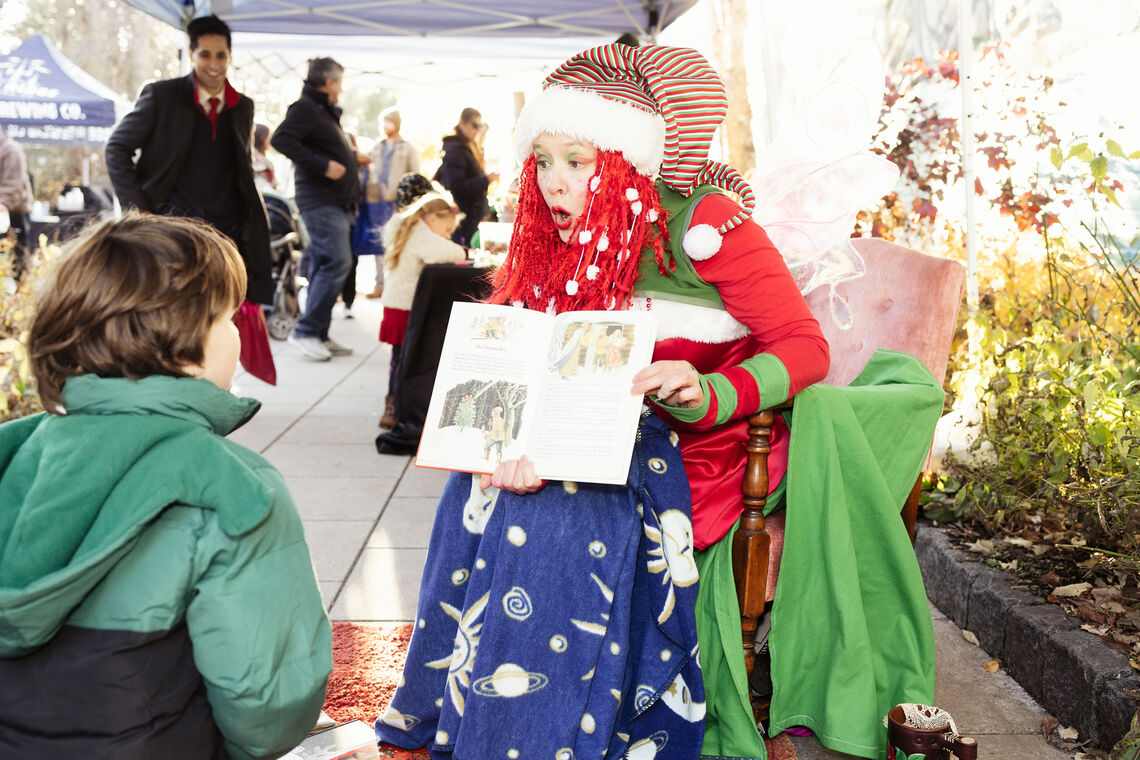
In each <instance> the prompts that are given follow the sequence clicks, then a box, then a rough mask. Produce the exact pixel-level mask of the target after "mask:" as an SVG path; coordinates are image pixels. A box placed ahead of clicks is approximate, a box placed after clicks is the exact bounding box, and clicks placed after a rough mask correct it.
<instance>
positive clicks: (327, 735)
mask: <svg viewBox="0 0 1140 760" xmlns="http://www.w3.org/2000/svg"><path fill="white" fill-rule="evenodd" d="M281 760H380V750H379V749H378V747H377V745H376V733H375V732H374V731H373V729H372V726H370V725H368V724H367V723H364V722H363V721H359V720H352V721H349V722H348V723H341V724H340V725H339V726H333V727H332V728H327V729H325V730H324V731H321V732H319V733H314V734H310V735H309V736H308V737H307V738H306V739H305V740H304V741H303V742H301V743H300V744H298V745H297V746H296V747H294V748H293V749H292V751H290V752H289V754H287V755H284V756H282V758H281Z"/></svg>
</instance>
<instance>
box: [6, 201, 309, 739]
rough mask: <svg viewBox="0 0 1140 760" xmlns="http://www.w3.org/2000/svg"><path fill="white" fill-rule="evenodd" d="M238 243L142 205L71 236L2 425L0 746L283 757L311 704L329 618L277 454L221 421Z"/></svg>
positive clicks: (235, 418) (242, 405)
mask: <svg viewBox="0 0 1140 760" xmlns="http://www.w3.org/2000/svg"><path fill="white" fill-rule="evenodd" d="M245 280H246V275H245V267H244V266H243V264H242V260H241V258H240V257H239V255H238V252H237V250H236V249H235V248H234V246H233V244H232V243H231V242H230V241H229V240H228V239H227V238H225V237H224V236H222V235H221V234H220V233H218V232H217V231H215V230H214V229H213V228H211V227H209V226H208V225H206V224H204V223H201V222H197V221H194V220H190V219H183V218H175V217H158V216H148V215H142V214H138V213H129V214H128V215H127V216H126V217H124V218H123V219H122V220H121V221H118V222H106V223H103V224H101V225H99V226H97V227H94V228H92V229H89V230H88V231H86V232H85V233H84V234H83V235H82V236H80V237H79V238H78V239H77V240H75V241H74V242H73V243H72V245H71V246H70V249H69V251H68V252H67V253H66V255H65V256H64V257H63V259H62V260H61V261H60V262H59V264H58V268H57V270H56V271H55V274H54V277H53V279H52V281H51V282H50V283H48V285H47V286H46V287H45V288H44V290H43V291H42V295H41V296H40V298H39V300H38V305H37V307H38V308H37V313H36V316H35V319H34V322H33V325H32V329H31V334H30V340H29V354H30V357H31V361H32V366H33V372H34V374H35V378H36V384H37V387H38V391H39V394H40V397H41V399H42V400H43V403H44V407H45V408H46V409H47V410H48V412H45V413H41V414H38V415H33V416H30V417H26V418H23V419H19V420H15V421H12V422H8V423H6V424H4V425H0V756H3V757H5V758H43V757H89V758H97V757H115V758H119V759H128V758H140V759H141V758H155V757H162V758H186V759H187V760H189V759H190V758H194V759H195V760H199V759H200V760H207V759H209V760H213V759H215V758H226V757H229V758H269V757H277V756H279V755H280V754H282V753H284V752H285V751H287V750H288V749H290V748H291V747H293V746H295V745H296V744H297V743H298V742H299V741H300V740H301V739H302V738H304V736H305V734H306V733H307V732H308V731H309V729H311V728H312V726H313V725H314V723H315V721H316V718H317V715H318V713H319V709H320V706H321V704H322V702H323V699H324V696H325V686H326V681H327V678H328V674H329V672H330V670H331V664H332V663H331V659H332V658H331V629H330V625H329V621H328V618H327V617H326V615H325V613H324V609H323V607H322V604H321V599H320V594H319V591H318V589H317V584H316V580H315V578H314V576H313V570H312V564H311V560H310V558H309V553H308V548H307V547H306V545H305V541H304V536H303V534H302V530H301V521H300V518H299V517H298V515H297V511H296V508H295V507H294V505H293V502H292V500H291V498H290V496H289V493H288V491H287V489H286V487H285V483H284V480H283V479H282V477H281V475H280V473H278V472H277V471H276V470H275V469H274V468H273V466H272V465H270V464H269V463H268V462H267V461H266V460H264V459H263V458H262V457H260V456H259V455H257V454H255V453H254V452H252V451H249V450H247V449H245V448H243V447H241V446H239V445H237V444H234V443H231V442H229V441H226V440H225V439H224V438H223V437H222V436H224V435H226V434H227V433H229V432H230V431H232V430H233V429H235V428H236V427H238V426H239V425H241V424H243V423H244V422H246V421H247V420H249V418H250V417H251V416H252V415H253V414H254V413H255V412H256V411H257V409H258V407H259V406H260V404H259V403H258V402H257V401H254V400H253V399H246V398H238V397H235V396H233V395H231V394H230V393H229V392H228V390H227V389H228V387H229V384H230V379H231V378H232V376H233V373H234V369H235V368H236V364H237V359H238V352H239V349H240V345H239V340H238V336H237V331H236V329H235V328H234V325H233V323H232V322H231V317H232V315H233V313H234V311H235V310H236V309H237V308H238V306H239V305H240V304H241V302H242V299H243V296H244V293H245V287H246V281H245Z"/></svg>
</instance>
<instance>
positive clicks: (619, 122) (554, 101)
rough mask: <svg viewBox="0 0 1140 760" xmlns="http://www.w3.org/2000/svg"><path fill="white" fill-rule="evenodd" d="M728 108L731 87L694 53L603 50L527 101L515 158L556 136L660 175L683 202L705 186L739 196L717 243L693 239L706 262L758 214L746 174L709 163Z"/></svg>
mask: <svg viewBox="0 0 1140 760" xmlns="http://www.w3.org/2000/svg"><path fill="white" fill-rule="evenodd" d="M727 108H728V98H727V97H726V95H725V90H724V83H723V82H721V80H720V77H719V76H717V73H716V71H714V70H713V68H712V66H710V65H709V63H708V61H706V60H705V58H704V57H703V56H702V55H701V54H700V53H698V52H696V51H695V50H689V49H687V48H673V47H664V46H660V45H646V46H643V47H630V46H627V45H617V44H613V45H602V46H601V47H596V48H592V49H590V50H586V51H583V52H581V53H579V54H577V55H575V56H574V57H572V58H571V59H570V60H568V61H566V62H565V63H563V64H562V65H561V66H559V67H558V68H557V69H556V70H555V71H554V72H553V73H552V74H551V75H550V76H548V77H547V78H546V81H545V82H543V91H542V93H541V94H539V95H538V96H536V97H534V98H531V99H530V100H528V101H527V104H526V106H525V107H524V108H523V110H522V113H520V114H519V119H518V122H517V123H516V124H515V155H516V157H517V158H518V160H519V162H520V163H522V162H524V161H525V160H526V157H527V156H528V155H530V152H531V145H532V143H533V142H534V139H535V138H536V137H538V136H539V135H540V134H542V133H543V132H550V133H554V134H561V135H567V136H569V137H574V138H577V139H580V140H584V141H587V142H590V143H592V144H593V145H595V146H597V147H598V148H601V149H603V150H613V151H619V152H621V153H622V155H623V156H624V157H625V159H626V160H627V161H629V162H630V163H631V164H632V165H633V166H634V167H635V168H636V169H637V170H638V171H639V172H640V173H641V174H644V175H646V176H649V177H652V176H653V175H654V174H660V176H661V179H662V180H663V181H664V182H665V184H666V185H668V186H669V187H671V188H672V189H673V190H675V191H677V192H678V193H680V194H681V195H685V196H688V195H691V194H692V192H693V190H694V189H695V188H696V187H698V186H699V185H706V184H711V185H715V186H716V187H720V188H722V189H724V190H728V191H730V192H732V193H734V194H736V196H737V197H739V198H740V201H741V203H742V204H743V206H744V208H743V209H742V210H741V211H740V212H739V213H737V214H736V215H735V216H733V217H731V218H730V219H729V220H728V221H726V222H725V223H724V224H722V225H721V226H720V227H719V228H717V229H716V232H717V233H719V234H718V235H716V236H715V238H713V239H706V240H704V241H703V242H702V243H700V244H697V241H696V240H694V241H693V243H694V244H695V245H693V246H690V241H689V240H688V237H689V236H688V235H686V240H685V250H686V252H687V253H689V255H690V256H694V254H698V255H696V256H694V257H695V258H707V257H708V256H711V255H712V254H713V253H715V252H716V250H717V249H718V248H719V247H720V235H722V234H724V233H725V232H727V231H729V230H731V229H732V228H734V227H736V226H737V225H738V224H740V223H741V222H743V221H744V220H745V219H747V218H748V217H749V216H751V214H752V210H753V209H754V208H755V199H754V198H753V195H752V188H750V187H749V186H748V183H747V182H745V181H744V179H743V178H742V177H741V176H740V174H739V173H737V171H736V170H735V169H733V168H732V167H730V166H726V165H725V164H721V163H718V162H716V161H712V160H710V159H709V158H708V151H709V145H710V143H711V142H712V138H713V133H714V132H715V131H716V128H717V126H718V125H719V124H720V123H721V121H723V120H724V114H725V111H726V110H727ZM708 232H709V233H711V232H712V229H711V228H710V229H709V231H708ZM707 237H712V236H707ZM709 246H712V250H711V251H707V250H704V249H707V248H708V247H709ZM690 247H693V248H698V249H702V250H699V251H690V250H689V249H690ZM702 254H703V255H702Z"/></svg>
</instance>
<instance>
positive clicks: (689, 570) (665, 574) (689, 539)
mask: <svg viewBox="0 0 1140 760" xmlns="http://www.w3.org/2000/svg"><path fill="white" fill-rule="evenodd" d="M657 519H658V520H660V523H661V528H660V529H658V528H656V527H654V526H652V525H650V524H649V523H648V522H643V523H642V525H643V526H644V529H645V536H646V538H648V539H649V540H650V541H652V542H653V543H654V544H656V545H657V546H656V547H655V548H653V549H650V550H649V552H648V554H649V557H650V559H649V562H648V563H647V567H648V568H649V572H651V573H659V574H660V575H661V583H662V585H664V586H666V587H667V588H668V592H667V594H666V596H665V604H664V605H663V607H662V609H661V613H660V614H659V615H658V616H657V622H658V623H664V622H665V621H666V620H668V619H669V617H670V616H671V615H672V614H673V605H674V604H675V600H674V597H673V587H674V586H676V587H679V588H684V587H686V586H691V585H693V584H694V583H696V582H697V561H696V559H695V558H694V557H693V524H692V523H691V522H690V521H689V518H688V516H687V515H686V514H685V513H684V512H682V511H680V510H679V509H670V510H667V511H665V512H662V513H661V514H660V515H659V516H658V518H657Z"/></svg>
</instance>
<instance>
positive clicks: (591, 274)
mask: <svg viewBox="0 0 1140 760" xmlns="http://www.w3.org/2000/svg"><path fill="white" fill-rule="evenodd" d="M600 271H602V270H601V267H598V266H596V265H594V264H591V265H590V266H588V267H586V279H587V280H596V279H598V272H600Z"/></svg>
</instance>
